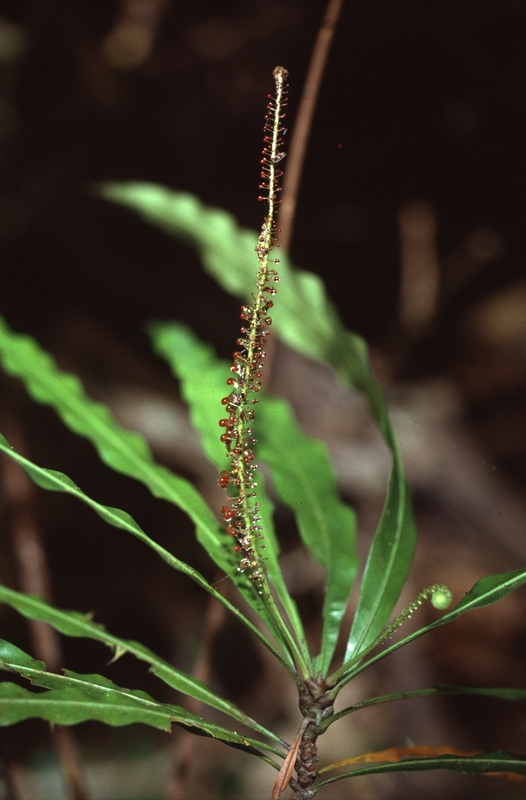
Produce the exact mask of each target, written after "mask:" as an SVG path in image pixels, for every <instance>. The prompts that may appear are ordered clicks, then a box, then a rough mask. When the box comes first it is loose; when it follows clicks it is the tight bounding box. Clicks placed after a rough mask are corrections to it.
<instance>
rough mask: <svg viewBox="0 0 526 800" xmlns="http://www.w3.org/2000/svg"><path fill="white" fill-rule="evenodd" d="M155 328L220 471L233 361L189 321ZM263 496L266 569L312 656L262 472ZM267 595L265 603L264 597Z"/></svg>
mask: <svg viewBox="0 0 526 800" xmlns="http://www.w3.org/2000/svg"><path fill="white" fill-rule="evenodd" d="M149 332H150V335H151V337H152V341H153V344H154V348H155V351H156V352H157V353H158V354H159V355H160V356H162V357H163V358H164V359H165V360H166V361H167V362H168V364H169V365H170V367H171V369H172V372H173V374H174V375H175V377H176V378H178V380H179V381H180V383H181V392H182V396H183V399H184V400H185V401H186V402H187V403H188V406H189V408H190V416H191V419H192V423H193V425H194V427H195V428H196V429H197V430H198V431H199V434H200V436H201V440H202V443H203V449H204V451H205V453H206V455H207V457H208V458H209V460H210V461H211V462H212V463H213V464H215V465H216V467H217V469H218V471H219V470H221V469H224V468H225V446H224V444H223V443H222V442H221V441H220V430H221V429H220V428H219V424H218V423H219V419H220V416H221V415H222V414H221V409H222V406H221V398H222V397H224V396H225V394H227V389H226V385H225V384H226V380H227V377H228V376H229V375H230V374H231V373H230V370H229V367H230V365H229V363H228V362H227V361H223V360H221V359H219V358H217V356H216V355H215V353H214V351H213V349H212V348H211V347H210V346H209V345H207V344H205V343H204V342H201V341H199V339H198V338H197V337H196V336H195V334H194V333H193V332H192V331H191V330H190V329H189V328H188V327H187V326H185V325H181V324H178V323H173V322H172V323H154V324H152V325H150V326H149ZM264 402H265V401H264V398H261V402H260V403H259V404H258V409H260V408H261V406H262V405H263V404H264ZM223 415H224V414H223ZM257 500H258V502H259V504H260V511H259V513H260V515H261V519H262V526H263V532H264V533H263V535H264V538H265V559H266V564H265V569H266V571H267V574H268V577H269V578H270V580H271V582H272V583H273V584H274V586H275V587H276V590H277V593H278V597H279V599H280V601H281V603H282V605H283V607H284V609H285V610H286V612H287V614H288V617H289V620H290V622H291V625H292V627H293V630H294V632H295V634H296V640H297V642H298V643H299V644H300V647H301V649H302V652H303V656H304V658H305V660H306V661H309V660H310V659H309V654H308V651H307V650H306V647H305V642H306V637H305V632H304V630H303V625H302V622H301V619H300V616H299V614H298V609H297V607H296V604H295V603H294V601H293V600H292V598H291V596H290V594H289V591H288V589H287V586H286V584H285V581H284V580H283V575H282V573H281V569H280V566H279V563H278V555H279V544H278V540H277V538H276V533H275V530H274V524H273V521H272V511H273V506H272V503H271V502H270V500H269V498H268V495H267V494H266V492H265V489H264V482H263V477H262V476H261V474H259V475H258V497H257ZM230 547H232V545H231V544H230ZM237 576H239V578H238V577H237ZM237 579H240V573H236V572H234V580H237ZM261 599H262V600H263V602H264V597H263V598H261Z"/></svg>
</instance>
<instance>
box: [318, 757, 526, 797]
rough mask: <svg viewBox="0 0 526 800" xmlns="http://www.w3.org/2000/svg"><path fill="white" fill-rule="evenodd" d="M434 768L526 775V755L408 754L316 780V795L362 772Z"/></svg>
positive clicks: (472, 773)
mask: <svg viewBox="0 0 526 800" xmlns="http://www.w3.org/2000/svg"><path fill="white" fill-rule="evenodd" d="M431 769H447V770H451V771H452V772H462V773H464V774H466V775H481V774H483V773H485V772H497V773H499V772H500V773H514V774H516V775H526V756H520V755H515V754H514V753H506V752H503V751H494V752H489V753H479V754H478V755H474V756H456V755H450V756H448V755H444V756H436V757H434V758H406V759H403V760H402V761H397V762H396V763H394V764H375V765H374V766H371V767H362V768H360V769H355V770H351V771H350V772H342V773H341V774H340V775H336V776H335V777H333V778H329V779H328V780H326V781H321V782H320V783H318V784H316V787H315V788H314V791H313V795H314V794H316V792H318V791H319V790H320V789H321V788H322V787H323V786H327V785H328V784H329V783H335V782H336V781H341V780H343V778H357V777H359V776H360V775H376V774H383V773H385V772H422V771H428V770H431Z"/></svg>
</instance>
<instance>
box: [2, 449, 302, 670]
mask: <svg viewBox="0 0 526 800" xmlns="http://www.w3.org/2000/svg"><path fill="white" fill-rule="evenodd" d="M0 452H3V453H5V455H7V456H9V458H11V459H12V460H13V461H16V463H17V464H19V465H20V466H21V467H22V469H23V470H24V471H25V472H26V473H27V474H28V475H29V477H30V478H31V479H32V480H33V481H34V482H35V483H36V484H37V486H40V487H42V488H43V489H47V490H48V491H55V492H66V493H67V494H71V495H73V496H74V497H76V498H77V499H78V500H80V501H81V502H83V503H85V504H86V505H88V506H90V507H91V508H93V510H94V511H95V512H96V513H97V514H98V515H99V516H100V517H102V519H104V520H105V522H107V523H108V524H109V525H113V526H114V527H115V528H121V529H122V530H125V531H128V532H129V533H131V534H133V535H134V536H136V537H137V538H138V539H140V540H141V541H142V542H144V543H145V544H147V545H148V547H151V549H152V550H154V551H155V552H156V553H157V554H158V555H159V556H160V557H161V558H162V559H163V561H165V562H166V563H167V564H169V566H171V567H173V569H176V570H178V571H179V572H182V573H183V574H185V575H187V576H188V577H189V578H191V579H192V580H193V581H195V583H197V584H198V585H199V586H201V588H202V589H204V590H205V591H206V592H208V593H209V594H210V595H212V596H213V597H215V598H216V600H218V601H219V602H220V603H222V604H223V605H224V606H225V608H227V609H228V611H230V613H231V614H233V615H234V616H235V617H236V618H237V619H238V620H239V621H240V622H242V623H243V625H245V626H246V627H247V628H248V629H249V630H250V631H251V632H252V633H253V634H254V635H255V636H257V638H258V639H259V640H260V641H261V642H262V643H263V644H264V645H265V647H267V648H268V649H269V650H270V651H271V653H272V654H273V655H274V656H275V657H276V658H277V659H278V660H279V661H280V662H281V663H282V664H283V666H284V667H285V668H286V669H288V670H289V671H293V669H294V668H293V661H292V659H291V658H290V656H288V653H287V652H285V654H284V655H282V654H281V653H280V652H278V651H277V650H276V648H275V647H274V645H273V644H272V642H270V641H269V640H268V639H267V637H266V636H265V635H264V634H263V633H262V632H261V631H260V630H259V629H258V628H257V627H256V626H255V625H253V624H252V623H251V622H250V621H249V620H248V619H247V618H246V617H245V615H244V614H242V612H241V611H240V610H239V609H238V608H237V607H236V606H234V605H233V604H232V603H230V601H229V600H227V599H226V598H225V597H224V596H223V595H222V594H220V593H219V592H218V591H217V590H216V589H215V588H214V587H213V586H212V585H211V584H210V583H208V581H207V580H206V578H204V577H203V576H202V575H201V573H200V572H198V571H197V570H196V569H194V568H193V567H191V566H189V565H188V564H186V563H185V562H184V561H181V560H180V559H178V558H176V557H175V556H174V555H172V553H170V552H169V551H168V550H165V549H164V547H161V545H159V544H157V542H155V541H154V540H153V539H150V537H149V536H147V535H146V533H145V532H144V531H143V530H142V529H141V528H140V527H139V525H137V523H136V522H135V520H134V519H133V518H132V517H131V516H130V515H129V514H127V513H126V512H125V511H121V510H120V509H118V508H111V507H110V506H104V505H101V504H100V503H97V502H96V501H95V500H92V499H91V498H90V497H88V496H87V495H86V494H84V492H82V491H81V490H80V489H79V488H78V486H76V485H75V483H74V482H73V481H72V480H71V478H68V477H67V475H63V474H62V473H61V472H57V471H55V470H50V469H44V468H42V467H39V466H37V465H36V464H34V463H33V462H32V461H29V460H28V459H27V458H24V457H23V456H21V455H20V454H19V453H16V452H15V451H14V450H13V449H12V448H11V447H10V445H9V443H8V442H7V440H6V439H5V438H4V436H2V434H0ZM220 530H221V531H222V529H220ZM230 557H231V559H232V571H234V570H235V568H236V566H235V562H234V554H233V553H231V554H230ZM263 611H265V609H264V608H263Z"/></svg>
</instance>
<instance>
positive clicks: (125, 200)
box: [99, 183, 416, 660]
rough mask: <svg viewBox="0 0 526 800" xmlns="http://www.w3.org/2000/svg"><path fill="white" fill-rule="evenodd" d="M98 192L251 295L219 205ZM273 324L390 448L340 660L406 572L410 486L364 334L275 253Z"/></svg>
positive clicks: (386, 613)
mask: <svg viewBox="0 0 526 800" xmlns="http://www.w3.org/2000/svg"><path fill="white" fill-rule="evenodd" d="M99 191H100V194H102V196H103V197H105V198H107V199H109V200H112V201H114V202H117V203H121V204H122V205H125V206H129V207H130V208H133V209H134V210H135V211H137V212H138V213H139V214H140V215H141V216H142V217H143V218H144V219H145V220H146V221H148V222H149V223H151V224H153V225H156V226H158V227H159V228H161V229H163V230H165V231H166V232H167V233H168V234H170V235H171V236H176V237H178V238H181V239H185V240H186V241H188V242H189V243H190V244H192V245H193V246H194V247H196V248H197V249H198V250H199V252H200V256H201V259H202V262H203V265H204V267H205V269H206V270H207V271H208V272H209V273H210V274H211V275H212V276H213V277H214V278H215V279H216V280H217V282H218V283H219V284H220V285H221V286H222V287H223V288H224V289H225V290H226V291H228V292H230V293H232V294H235V295H236V296H238V297H241V298H243V299H247V298H250V294H251V292H252V291H253V287H254V276H255V273H256V268H257V264H256V261H255V260H254V259H255V256H254V246H255V242H256V241H257V233H255V232H251V231H247V230H244V229H241V228H239V227H238V226H237V224H236V222H235V220H234V219H233V217H232V216H231V215H229V214H228V213H226V212H225V211H221V210H219V209H216V208H211V207H207V206H204V205H203V204H201V203H200V202H199V201H198V200H197V199H196V198H195V197H193V196H192V195H189V194H186V193H184V192H174V191H171V190H169V189H166V188H164V187H162V186H158V185H155V184H148V183H129V184H118V183H113V184H106V185H104V186H103V187H101V188H100V190H99ZM279 272H280V277H281V282H280V288H279V296H278V297H279V302H276V304H275V306H274V308H273V309H272V317H273V320H274V325H273V327H274V330H275V331H276V332H277V334H278V335H279V337H280V338H281V339H282V341H284V342H285V343H286V344H288V345H289V346H290V347H292V348H293V349H295V350H297V351H298V352H300V353H302V354H303V355H305V356H307V357H308V358H313V359H316V360H318V361H323V362H325V363H328V364H330V365H331V366H332V367H334V369H335V371H336V373H337V375H338V377H339V378H340V380H341V381H342V382H343V383H344V384H345V385H347V386H349V387H351V388H354V389H357V390H358V391H360V392H362V393H363V394H364V395H365V396H366V398H367V400H368V401H369V405H370V408H371V412H372V415H373V417H374V419H375V420H376V422H377V423H378V426H379V428H380V430H381V432H382V435H383V437H384V439H385V441H386V443H387V446H388V447H389V449H390V451H391V454H392V457H393V466H392V471H391V476H390V480H389V487H388V495H387V498H386V503H385V508H384V512H383V515H382V519H381V523H380V526H379V529H378V531H377V534H376V538H375V542H374V546H373V549H372V551H371V554H370V556H369V559H368V563H367V568H366V571H365V575H364V579H363V583H362V591H361V594H360V599H359V603H358V609H357V613H356V617H355V622H354V625H353V628H352V631H351V635H350V638H349V642H348V646H347V652H346V657H345V659H346V660H348V659H350V658H351V657H352V656H356V655H357V654H358V653H359V652H360V650H365V649H366V648H367V646H368V645H369V644H371V643H372V642H373V641H374V640H375V639H376V637H377V636H378V634H379V633H380V632H381V631H382V629H383V628H384V626H385V624H386V623H387V621H388V619H389V617H390V615H391V612H392V610H393V608H394V606H395V603H396V601H397V599H398V597H399V595H400V591H401V589H402V587H403V585H404V583H405V579H406V577H407V574H408V572H409V567H410V565H411V560H412V557H413V553H414V548H415V543H416V530H415V525H414V520H413V515H412V511H411V501H410V496H409V490H408V487H407V483H406V480H405V477H404V471H403V466H402V460H401V457H400V452H399V449H398V445H397V443H396V439H395V436H394V432H393V430H392V428H391V424H390V422H389V419H388V416H387V408H386V403H385V398H384V395H383V392H382V390H381V388H380V387H379V385H378V383H377V382H376V381H375V379H374V378H373V376H372V374H371V370H370V366H369V363H368V358H367V348H366V345H365V342H364V341H363V339H361V338H360V337H359V336H356V335H355V334H352V333H350V332H349V331H347V330H346V329H345V328H344V326H343V324H342V322H341V320H340V319H339V317H338V313H337V311H336V309H335V308H334V306H333V305H332V304H331V302H330V301H329V300H328V298H327V295H326V292H325V289H324V286H323V283H322V281H321V279H320V278H319V277H318V276H317V275H313V274H312V273H308V272H302V271H300V270H293V269H292V267H291V266H290V264H289V261H288V259H287V256H286V254H281V258H280V266H279Z"/></svg>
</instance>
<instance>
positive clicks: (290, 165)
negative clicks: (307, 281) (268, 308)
mask: <svg viewBox="0 0 526 800" xmlns="http://www.w3.org/2000/svg"><path fill="white" fill-rule="evenodd" d="M342 7H343V0H329V3H328V5H327V10H326V12H325V17H324V19H323V22H322V25H321V28H320V30H319V31H318V36H317V38H316V42H315V44H314V49H313V51H312V57H311V61H310V65H309V70H308V72H307V77H306V79H305V84H304V86H303V94H302V97H301V100H300V105H299V109H298V114H297V117H296V122H295V123H294V128H293V131H292V136H291V142H290V147H289V149H288V157H287V169H286V171H285V178H284V181H283V192H282V205H281V209H280V212H279V224H280V229H281V233H280V235H279V243H280V246H281V247H283V249H284V250H286V251H287V252H288V250H289V249H290V242H291V239H292V231H293V228H294V217H295V214H296V204H297V198H298V192H299V187H300V182H301V176H302V172H303V162H304V161H305V154H306V152H307V144H308V141H309V137H310V132H311V128H312V120H313V117H314V111H315V108H316V103H317V100H318V94H319V90H320V85H321V81H322V78H323V74H324V72H325V66H326V64H327V59H328V57H329V52H330V49H331V44H332V40H333V37H334V32H335V30H336V26H337V24H338V19H339V17H340V12H341V10H342Z"/></svg>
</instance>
